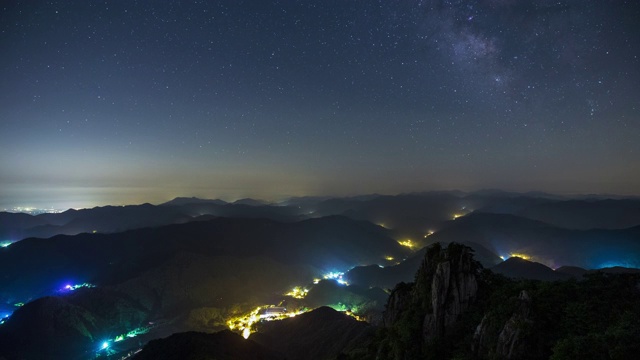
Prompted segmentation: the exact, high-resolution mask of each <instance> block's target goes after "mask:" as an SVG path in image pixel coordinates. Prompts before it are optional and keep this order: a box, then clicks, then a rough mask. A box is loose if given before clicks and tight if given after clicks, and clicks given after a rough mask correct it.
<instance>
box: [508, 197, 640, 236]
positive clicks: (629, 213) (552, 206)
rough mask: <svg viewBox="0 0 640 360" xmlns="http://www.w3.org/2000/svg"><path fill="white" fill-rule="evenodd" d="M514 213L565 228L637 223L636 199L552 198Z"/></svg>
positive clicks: (617, 226) (639, 218) (638, 204)
mask: <svg viewBox="0 0 640 360" xmlns="http://www.w3.org/2000/svg"><path fill="white" fill-rule="evenodd" d="M516 215H519V216H523V217H526V218H529V219H533V220H539V221H543V222H546V223H549V224H553V225H556V226H559V227H564V228H569V229H582V230H588V229H624V228H629V227H633V226H638V225H640V200H639V199H617V200H614V199H603V200H566V201H554V202H548V203H540V204H536V205H533V206H530V207H527V208H524V209H522V210H520V211H518V212H517V213H516Z"/></svg>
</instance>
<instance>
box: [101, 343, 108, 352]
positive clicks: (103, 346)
mask: <svg viewBox="0 0 640 360" xmlns="http://www.w3.org/2000/svg"><path fill="white" fill-rule="evenodd" d="M108 347H109V342H108V341H105V342H103V343H102V346H101V347H100V348H101V349H102V350H104V349H106V348H108Z"/></svg>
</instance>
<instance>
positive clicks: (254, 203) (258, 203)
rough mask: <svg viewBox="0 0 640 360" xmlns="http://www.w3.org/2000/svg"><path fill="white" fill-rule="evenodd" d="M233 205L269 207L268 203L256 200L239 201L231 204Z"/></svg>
mask: <svg viewBox="0 0 640 360" xmlns="http://www.w3.org/2000/svg"><path fill="white" fill-rule="evenodd" d="M233 203H234V204H235V205H248V206H264V205H270V204H269V203H268V202H266V201H263V200H256V199H251V198H244V199H239V200H236V201H234V202H233Z"/></svg>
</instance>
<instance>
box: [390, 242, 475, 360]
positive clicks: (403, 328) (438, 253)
mask: <svg viewBox="0 0 640 360" xmlns="http://www.w3.org/2000/svg"><path fill="white" fill-rule="evenodd" d="M481 268H482V266H481V265H480V263H479V262H477V261H475V260H474V259H473V250H472V249H471V248H469V247H467V246H464V245H461V244H456V243H450V244H449V245H448V246H447V247H446V248H445V247H442V246H441V245H440V244H439V243H436V244H433V245H432V246H430V247H429V248H428V249H427V251H426V254H425V257H424V260H423V262H422V265H421V266H420V268H419V269H418V272H417V273H416V278H415V282H414V283H411V284H404V283H401V284H398V285H397V286H396V288H395V289H394V290H393V292H392V293H391V296H390V297H389V300H388V302H387V308H386V310H385V313H384V326H385V327H386V328H390V331H392V332H396V331H397V332H399V334H405V335H406V338H402V336H403V335H400V336H401V339H400V341H399V342H398V343H394V344H390V347H391V348H392V352H393V355H391V356H390V357H391V358H396V359H399V358H412V357H415V356H419V353H420V352H421V351H422V350H420V349H421V348H422V347H421V344H427V343H429V342H431V340H433V339H437V338H441V337H443V336H445V335H446V334H447V331H448V330H450V329H451V328H452V326H453V325H454V324H455V323H457V322H458V321H459V319H460V317H461V315H462V314H463V313H464V312H465V311H466V310H467V309H469V306H470V305H471V304H472V303H473V302H474V301H475V299H476V294H477V290H478V281H477V276H478V273H479V271H480V270H481ZM414 331H416V332H417V336H415V337H414V335H408V334H415V333H414Z"/></svg>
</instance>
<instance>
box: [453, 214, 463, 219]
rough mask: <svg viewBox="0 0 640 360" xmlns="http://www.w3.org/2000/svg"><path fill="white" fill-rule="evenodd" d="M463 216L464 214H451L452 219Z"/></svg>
mask: <svg viewBox="0 0 640 360" xmlns="http://www.w3.org/2000/svg"><path fill="white" fill-rule="evenodd" d="M463 216H464V215H463V214H453V220H455V219H457V218H460V217H463Z"/></svg>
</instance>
